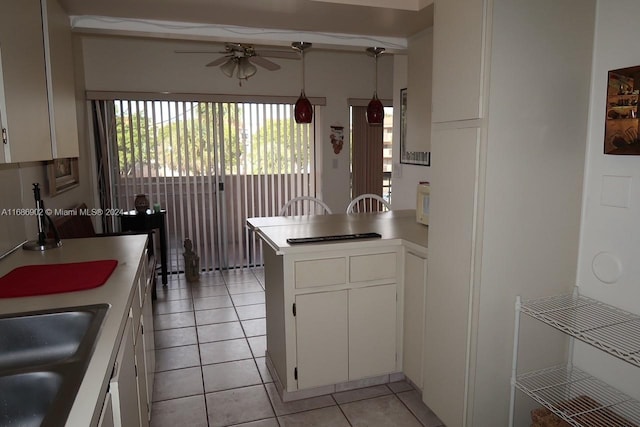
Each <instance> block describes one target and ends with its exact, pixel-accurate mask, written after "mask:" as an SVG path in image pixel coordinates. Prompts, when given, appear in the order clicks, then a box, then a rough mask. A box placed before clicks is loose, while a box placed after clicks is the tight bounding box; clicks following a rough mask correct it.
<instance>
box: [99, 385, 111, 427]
mask: <svg viewBox="0 0 640 427" xmlns="http://www.w3.org/2000/svg"><path fill="white" fill-rule="evenodd" d="M98 427H115V424H114V422H113V403H112V401H111V393H107V396H106V397H105V399H104V405H102V413H101V414H100V419H99V420H98Z"/></svg>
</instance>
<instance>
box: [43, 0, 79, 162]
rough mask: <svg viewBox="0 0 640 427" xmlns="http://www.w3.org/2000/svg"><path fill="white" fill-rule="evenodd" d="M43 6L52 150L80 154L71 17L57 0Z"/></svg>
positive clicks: (63, 155) (56, 155)
mask: <svg viewBox="0 0 640 427" xmlns="http://www.w3.org/2000/svg"><path fill="white" fill-rule="evenodd" d="M45 5H46V8H45ZM42 10H43V22H46V27H44V28H45V32H44V34H45V35H48V37H47V39H45V46H44V51H45V61H46V64H47V67H48V68H47V81H48V83H47V87H48V88H49V91H48V100H49V112H50V123H51V135H52V136H51V151H52V155H53V158H54V159H61V158H66V157H78V116H77V112H76V95H75V79H74V74H73V73H74V63H73V45H72V41H71V27H70V25H69V17H68V16H67V14H66V13H65V11H64V10H63V9H62V7H60V5H59V4H58V2H57V1H56V0H43V7H42ZM45 17H46V21H45ZM47 41H48V45H47ZM49 79H50V80H49Z"/></svg>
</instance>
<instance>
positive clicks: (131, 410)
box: [109, 318, 140, 427]
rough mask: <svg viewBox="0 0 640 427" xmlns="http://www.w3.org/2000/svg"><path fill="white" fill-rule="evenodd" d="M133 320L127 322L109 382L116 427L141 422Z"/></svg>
mask: <svg viewBox="0 0 640 427" xmlns="http://www.w3.org/2000/svg"><path fill="white" fill-rule="evenodd" d="M132 320H133V319H131V318H129V319H128V320H127V325H126V326H125V328H124V335H123V336H122V341H121V342H120V348H119V350H118V356H117V357H116V362H115V364H114V370H113V376H112V377H111V381H110V382H109V394H110V395H111V400H112V405H113V406H112V408H113V421H114V422H113V424H114V425H115V426H116V427H130V426H136V425H138V424H139V422H140V406H139V405H138V386H137V376H136V363H135V349H134V347H133V321H132Z"/></svg>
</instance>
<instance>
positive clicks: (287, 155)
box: [115, 101, 313, 176]
mask: <svg viewBox="0 0 640 427" xmlns="http://www.w3.org/2000/svg"><path fill="white" fill-rule="evenodd" d="M278 109H279V110H278ZM276 110H278V111H276ZM290 111H291V107H290V106H283V105H267V106H264V105H259V104H236V103H211V102H169V101H158V102H154V101H116V102H115V113H116V114H115V116H116V123H115V128H116V135H117V141H118V144H117V145H118V161H119V170H120V174H121V175H132V174H133V171H134V170H135V171H136V176H178V175H179V176H184V175H186V171H189V174H190V175H191V176H212V175H216V173H217V174H221V173H222V172H223V169H224V173H225V174H227V175H240V174H272V173H275V174H278V173H291V172H294V171H297V172H306V171H309V169H310V167H309V164H310V163H311V162H312V156H313V153H312V152H311V149H310V146H311V145H312V144H309V143H308V138H309V135H307V134H305V132H309V129H310V127H308V126H302V127H301V126H299V125H296V124H295V123H293V121H292V120H291V118H290ZM265 112H266V113H265ZM270 114H271V115H272V116H275V117H277V118H266V117H268V116H269V115H270ZM257 123H260V124H261V126H260V127H258V128H256V129H255V131H254V132H251V127H252V126H253V127H255V126H256V124H257ZM296 141H304V142H303V143H300V142H298V143H297V142H296ZM220 142H221V143H220Z"/></svg>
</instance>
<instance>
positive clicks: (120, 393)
mask: <svg viewBox="0 0 640 427" xmlns="http://www.w3.org/2000/svg"><path fill="white" fill-rule="evenodd" d="M153 266H155V262H154V258H153V256H151V257H145V261H144V262H142V263H141V265H140V267H139V269H138V274H137V275H136V281H135V284H134V296H133V302H132V303H131V307H130V308H129V318H128V320H127V325H126V327H125V329H124V332H123V335H122V340H121V341H120V347H119V350H118V356H117V358H116V361H115V363H114V365H113V375H112V378H111V381H110V383H109V390H108V393H107V399H109V400H110V401H111V407H112V418H113V425H114V426H116V427H118V426H121V427H135V426H139V427H147V426H149V422H150V420H151V399H152V397H153V379H154V376H153V372H154V371H155V353H154V352H155V346H154V338H153V315H152V298H151V295H152V290H153V278H154V271H155V268H152V267H153ZM106 406H107V400H105V408H103V413H102V416H101V419H104V420H105V422H108V421H109V419H110V418H111V417H110V416H109V414H107V413H105V412H108V409H106ZM101 422H102V421H101ZM108 425H112V424H108V423H107V424H105V426H108Z"/></svg>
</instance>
